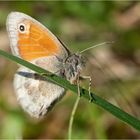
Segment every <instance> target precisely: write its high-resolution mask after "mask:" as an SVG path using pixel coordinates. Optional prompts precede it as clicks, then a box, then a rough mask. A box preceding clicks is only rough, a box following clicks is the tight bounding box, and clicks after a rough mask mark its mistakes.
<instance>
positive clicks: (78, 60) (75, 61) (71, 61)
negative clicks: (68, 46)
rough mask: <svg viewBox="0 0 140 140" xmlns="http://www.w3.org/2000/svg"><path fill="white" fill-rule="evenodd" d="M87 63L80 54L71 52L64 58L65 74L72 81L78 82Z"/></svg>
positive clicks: (63, 71)
mask: <svg viewBox="0 0 140 140" xmlns="http://www.w3.org/2000/svg"><path fill="white" fill-rule="evenodd" d="M84 65H85V59H84V58H83V57H82V56H81V55H79V54H71V55H69V56H68V57H67V58H66V59H65V60H63V69H62V70H61V75H63V76H64V77H65V78H66V79H67V80H68V81H70V83H72V84H76V82H77V79H78V78H79V76H80V72H81V70H82V68H83V67H84Z"/></svg>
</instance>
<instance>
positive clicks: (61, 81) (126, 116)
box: [0, 50, 140, 131]
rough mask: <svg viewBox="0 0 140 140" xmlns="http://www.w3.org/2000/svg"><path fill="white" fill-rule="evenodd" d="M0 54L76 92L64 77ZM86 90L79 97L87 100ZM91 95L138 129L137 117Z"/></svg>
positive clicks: (0, 51)
mask: <svg viewBox="0 0 140 140" xmlns="http://www.w3.org/2000/svg"><path fill="white" fill-rule="evenodd" d="M0 55H2V56H4V57H6V58H8V59H10V60H12V61H15V62H17V63H19V64H21V65H23V66H26V67H27V68H29V69H31V70H33V71H35V72H37V73H38V74H40V75H42V73H46V75H44V74H43V75H42V76H43V77H44V78H46V80H49V81H51V82H53V83H55V84H57V85H59V86H61V87H63V88H65V89H69V90H71V91H73V92H74V93H77V92H78V90H77V86H76V85H72V84H70V83H69V82H68V81H67V80H66V79H64V78H61V77H59V76H57V75H55V74H52V73H50V72H48V71H46V70H45V69H43V68H40V67H38V66H36V65H34V64H31V63H29V62H27V61H25V60H22V59H20V58H18V57H16V56H13V55H11V54H8V53H6V52H4V51H2V50H0ZM47 74H48V75H47ZM88 92H89V91H88V90H86V89H83V88H80V93H81V97H84V98H86V99H88V100H89V96H88ZM91 95H92V96H93V100H92V102H91V103H95V104H97V105H98V106H100V107H102V108H103V109H105V110H106V111H108V112H110V113H111V114H112V115H114V116H116V117H117V118H118V119H120V120H122V121H124V122H125V123H127V124H129V125H130V126H132V127H133V128H135V129H137V130H138V131H140V120H138V119H137V118H135V117H133V116H132V115H130V114H128V113H127V112H124V111H123V110H121V109H120V108H118V107H116V106H115V105H113V104H111V103H109V102H108V101H106V100H104V99H103V98H101V97H99V96H97V95H95V94H94V93H91Z"/></svg>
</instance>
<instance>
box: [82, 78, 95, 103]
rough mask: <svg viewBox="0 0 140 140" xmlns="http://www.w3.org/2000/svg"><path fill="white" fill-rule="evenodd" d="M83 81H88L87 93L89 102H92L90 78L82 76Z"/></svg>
mask: <svg viewBox="0 0 140 140" xmlns="http://www.w3.org/2000/svg"><path fill="white" fill-rule="evenodd" d="M82 78H83V79H88V80H89V87H88V93H89V102H92V100H93V96H92V94H91V77H90V76H82Z"/></svg>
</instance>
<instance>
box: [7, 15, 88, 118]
mask: <svg viewBox="0 0 140 140" xmlns="http://www.w3.org/2000/svg"><path fill="white" fill-rule="evenodd" d="M6 25H7V31H8V34H9V38H10V47H11V50H12V53H13V55H15V56H17V57H20V58H22V59H24V60H26V61H29V62H31V63H33V64H35V65H37V66H39V67H42V68H44V69H46V70H48V71H50V72H52V73H55V74H57V75H59V76H62V77H64V78H66V79H67V80H69V81H70V83H72V84H75V83H77V80H78V79H79V76H80V73H81V70H82V69H83V67H84V65H85V60H84V58H83V57H82V56H81V55H80V54H75V53H71V52H70V51H69V49H68V48H67V47H66V46H65V45H64V43H62V41H60V39H58V38H57V37H56V36H55V35H54V34H53V33H52V32H51V31H50V30H49V29H47V28H46V27H45V26H43V25H42V24H41V23H39V22H38V21H37V20H35V19H33V18H32V17H30V16H28V15H26V14H24V13H20V12H11V13H10V14H9V15H8V17H7V24H6ZM13 83H14V89H15V93H16V96H17V100H18V101H19V103H20V104H21V106H22V108H23V109H24V110H25V111H26V112H27V113H28V114H29V115H31V116H32V117H35V118H40V117H41V116H44V115H45V114H46V113H47V112H48V111H49V110H50V109H51V108H52V107H53V106H54V104H55V103H56V102H57V101H59V100H60V99H61V98H62V97H63V96H64V95H65V90H64V88H62V87H60V86H58V85H55V84H53V83H51V82H49V81H46V80H44V79H42V77H41V76H39V75H37V74H36V73H35V72H34V71H32V70H30V69H28V68H26V67H23V66H20V67H19V69H18V70H17V72H16V74H15V76H14V82H13Z"/></svg>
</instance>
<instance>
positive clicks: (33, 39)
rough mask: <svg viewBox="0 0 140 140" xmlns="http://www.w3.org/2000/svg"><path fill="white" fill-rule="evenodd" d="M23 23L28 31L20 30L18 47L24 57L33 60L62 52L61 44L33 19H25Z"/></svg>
mask: <svg viewBox="0 0 140 140" xmlns="http://www.w3.org/2000/svg"><path fill="white" fill-rule="evenodd" d="M22 23H24V24H25V26H26V32H25V33H21V32H18V35H19V38H18V49H19V54H20V55H21V57H22V58H23V59H25V60H27V61H31V60H34V59H36V58H39V57H44V56H50V55H55V54H58V53H59V52H60V44H58V42H56V40H55V39H54V38H53V36H52V35H51V34H50V33H49V32H48V31H47V30H45V29H44V28H43V27H41V26H40V25H38V24H36V23H34V22H32V21H28V20H24V21H23V22H22Z"/></svg>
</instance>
